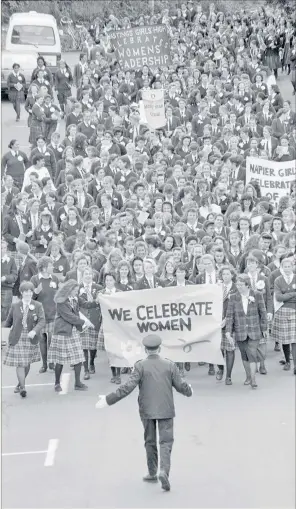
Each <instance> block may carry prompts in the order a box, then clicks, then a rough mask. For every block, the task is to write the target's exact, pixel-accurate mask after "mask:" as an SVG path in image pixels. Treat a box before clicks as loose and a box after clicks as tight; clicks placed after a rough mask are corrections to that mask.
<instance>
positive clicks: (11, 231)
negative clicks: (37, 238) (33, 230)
mask: <svg viewBox="0 0 296 509" xmlns="http://www.w3.org/2000/svg"><path fill="white" fill-rule="evenodd" d="M24 221H25V222H24ZM22 224H23V230H24V234H25V235H26V234H27V233H28V231H29V230H28V222H27V220H26V218H25V217H23V219H22ZM20 233H21V232H20V229H19V226H18V223H17V220H16V217H15V215H12V216H10V215H7V216H6V217H5V218H4V226H3V232H2V235H3V237H4V239H5V240H6V241H7V242H8V249H9V251H16V246H15V243H14V242H13V239H14V238H18V237H19V236H20Z"/></svg>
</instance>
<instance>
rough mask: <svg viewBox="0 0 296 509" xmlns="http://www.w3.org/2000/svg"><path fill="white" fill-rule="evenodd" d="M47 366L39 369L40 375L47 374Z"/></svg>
mask: <svg viewBox="0 0 296 509" xmlns="http://www.w3.org/2000/svg"><path fill="white" fill-rule="evenodd" d="M46 371H47V366H42V368H40V369H39V373H46Z"/></svg>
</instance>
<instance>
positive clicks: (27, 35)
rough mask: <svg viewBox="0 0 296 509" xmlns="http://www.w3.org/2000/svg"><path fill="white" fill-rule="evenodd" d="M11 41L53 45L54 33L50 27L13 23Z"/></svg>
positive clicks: (13, 42) (14, 42)
mask: <svg viewBox="0 0 296 509" xmlns="http://www.w3.org/2000/svg"><path fill="white" fill-rule="evenodd" d="M11 43H12V44H32V45H33V46H34V45H38V46H54V45H55V35H54V31H53V28H52V27H41V26H33V25H20V26H17V25H15V26H14V27H13V31H12V34H11Z"/></svg>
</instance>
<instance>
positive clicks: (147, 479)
mask: <svg viewBox="0 0 296 509" xmlns="http://www.w3.org/2000/svg"><path fill="white" fill-rule="evenodd" d="M143 481H145V482H157V481H158V478H157V475H150V474H147V475H144V477H143Z"/></svg>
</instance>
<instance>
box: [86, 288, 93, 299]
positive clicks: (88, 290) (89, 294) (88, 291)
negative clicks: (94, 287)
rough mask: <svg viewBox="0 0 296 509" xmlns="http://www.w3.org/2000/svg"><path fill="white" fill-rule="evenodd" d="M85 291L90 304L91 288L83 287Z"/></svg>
mask: <svg viewBox="0 0 296 509" xmlns="http://www.w3.org/2000/svg"><path fill="white" fill-rule="evenodd" d="M85 290H86V295H87V300H88V302H92V300H93V298H92V294H91V286H87V287H85Z"/></svg>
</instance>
